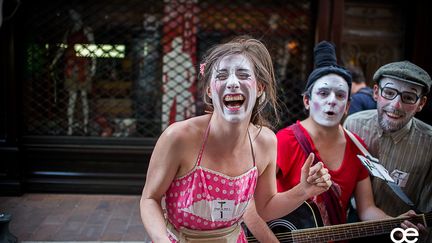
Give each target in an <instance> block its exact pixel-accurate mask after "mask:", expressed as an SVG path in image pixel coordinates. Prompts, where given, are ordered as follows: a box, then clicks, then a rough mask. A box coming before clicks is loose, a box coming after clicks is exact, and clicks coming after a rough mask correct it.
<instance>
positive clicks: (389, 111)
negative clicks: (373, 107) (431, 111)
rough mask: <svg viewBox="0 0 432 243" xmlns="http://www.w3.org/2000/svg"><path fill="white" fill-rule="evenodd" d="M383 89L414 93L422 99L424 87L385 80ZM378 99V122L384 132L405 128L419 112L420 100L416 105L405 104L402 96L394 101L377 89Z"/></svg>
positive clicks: (389, 79)
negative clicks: (383, 95)
mask: <svg viewBox="0 0 432 243" xmlns="http://www.w3.org/2000/svg"><path fill="white" fill-rule="evenodd" d="M379 84H380V86H381V87H383V88H384V87H389V88H392V89H395V90H397V91H399V92H412V93H415V94H417V95H418V96H420V97H421V91H422V87H421V86H419V85H415V84H411V83H407V82H404V81H399V80H397V79H392V78H383V79H382V80H381V81H380V83H379ZM375 89H376V90H375V97H377V110H378V122H379V124H380V127H381V129H382V130H383V131H384V132H394V131H397V130H399V129H401V128H402V127H404V126H405V125H406V124H407V123H408V122H409V121H410V120H411V118H412V117H413V116H414V115H415V114H416V112H417V111H418V110H417V109H418V107H419V105H420V101H419V100H420V99H419V100H418V101H417V102H416V103H415V104H405V103H403V102H402V100H401V96H400V95H397V96H396V97H395V98H394V99H393V100H388V99H386V98H384V97H382V96H381V89H378V87H375Z"/></svg>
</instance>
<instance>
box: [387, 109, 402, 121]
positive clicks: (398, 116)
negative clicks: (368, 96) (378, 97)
mask: <svg viewBox="0 0 432 243" xmlns="http://www.w3.org/2000/svg"><path fill="white" fill-rule="evenodd" d="M385 113H386V115H387V116H388V117H390V118H393V119H398V118H401V117H402V115H401V114H396V113H393V112H387V111H386V112H385Z"/></svg>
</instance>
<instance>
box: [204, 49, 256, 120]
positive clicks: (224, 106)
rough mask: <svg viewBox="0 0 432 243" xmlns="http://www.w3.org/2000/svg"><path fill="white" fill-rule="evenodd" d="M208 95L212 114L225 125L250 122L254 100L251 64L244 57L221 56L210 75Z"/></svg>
mask: <svg viewBox="0 0 432 243" xmlns="http://www.w3.org/2000/svg"><path fill="white" fill-rule="evenodd" d="M210 92H211V98H212V101H213V106H214V112H218V113H220V115H221V116H222V117H223V118H224V119H225V120H226V121H228V122H233V123H237V122H241V121H244V120H246V119H250V116H251V114H252V109H253V107H254V105H255V102H256V98H257V82H256V78H255V74H254V72H253V68H252V64H251V62H250V61H249V60H248V59H247V58H246V57H245V56H243V55H231V56H226V57H224V58H223V59H222V60H221V61H220V63H219V66H217V67H215V69H214V70H213V72H212V77H211V82H210Z"/></svg>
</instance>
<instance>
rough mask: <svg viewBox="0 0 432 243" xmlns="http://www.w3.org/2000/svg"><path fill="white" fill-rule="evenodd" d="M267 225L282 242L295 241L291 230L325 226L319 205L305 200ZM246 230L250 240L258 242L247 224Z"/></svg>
mask: <svg viewBox="0 0 432 243" xmlns="http://www.w3.org/2000/svg"><path fill="white" fill-rule="evenodd" d="M267 225H268V227H269V228H270V230H271V231H272V232H273V233H274V234H275V235H276V236H277V237H278V239H279V241H280V242H293V240H294V239H292V236H291V235H290V234H289V232H292V231H296V230H300V229H307V228H316V227H321V226H323V222H322V219H321V215H320V213H319V210H318V207H317V206H316V205H315V204H314V203H312V202H311V203H307V202H304V203H303V204H302V205H300V206H299V207H298V208H296V209H295V210H294V211H292V212H291V213H289V214H288V215H285V216H284V217H282V218H278V219H274V220H271V221H269V222H267ZM244 231H245V234H246V237H247V238H248V242H257V241H256V239H255V238H254V236H253V234H252V232H250V230H249V229H248V228H247V227H246V226H244ZM281 235H283V236H282V238H281V237H280V236H281Z"/></svg>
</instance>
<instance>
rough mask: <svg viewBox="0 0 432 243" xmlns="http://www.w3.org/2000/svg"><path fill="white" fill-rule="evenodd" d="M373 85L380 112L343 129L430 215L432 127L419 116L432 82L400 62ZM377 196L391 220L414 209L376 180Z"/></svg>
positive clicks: (352, 119) (355, 118)
mask: <svg viewBox="0 0 432 243" xmlns="http://www.w3.org/2000/svg"><path fill="white" fill-rule="evenodd" d="M373 80H374V81H375V85H374V98H375V99H376V100H377V109H376V110H366V111H361V112H358V113H355V114H352V115H350V116H348V118H347V119H346V121H345V123H344V126H345V128H347V129H348V130H350V131H351V132H354V133H356V134H358V135H359V136H360V137H361V138H362V139H363V140H364V141H365V143H366V145H367V146H368V148H369V151H370V153H371V154H372V155H373V156H374V157H376V158H378V159H379V161H380V163H381V164H382V165H383V166H384V167H385V168H386V169H387V170H388V172H389V174H390V175H391V176H392V178H393V179H394V180H395V182H396V183H397V184H398V185H399V187H401V188H402V190H403V191H404V192H405V194H406V195H407V196H408V197H409V198H410V199H411V201H412V202H413V203H414V204H415V206H416V207H417V209H418V210H420V211H422V212H430V211H431V210H432V126H430V125H428V124H426V123H424V122H422V121H420V120H419V119H417V118H415V117H414V115H415V114H416V113H417V112H419V111H421V110H422V108H423V107H424V105H425V104H426V100H427V98H426V95H427V94H428V93H429V91H430V88H431V84H432V81H431V78H430V76H429V74H428V73H427V72H426V71H425V70H423V69H422V68H420V67H418V66H417V65H415V64H413V63H411V62H409V61H401V62H393V63H389V64H386V65H384V66H382V67H381V68H379V69H378V70H377V71H376V72H375V74H374V76H373ZM373 191H374V198H375V203H376V205H377V206H378V207H379V208H381V209H382V210H384V211H385V212H386V213H387V214H389V215H392V216H396V215H399V214H401V213H402V212H405V211H407V210H408V209H409V206H408V205H406V204H405V203H404V202H403V201H402V200H401V199H399V198H398V196H397V195H396V194H395V193H393V192H392V190H391V189H390V188H389V187H387V186H386V185H384V182H383V181H381V180H379V179H374V180H373ZM420 227H421V226H420ZM429 240H430V241H429ZM429 240H427V241H426V242H432V237H430V236H429Z"/></svg>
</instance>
